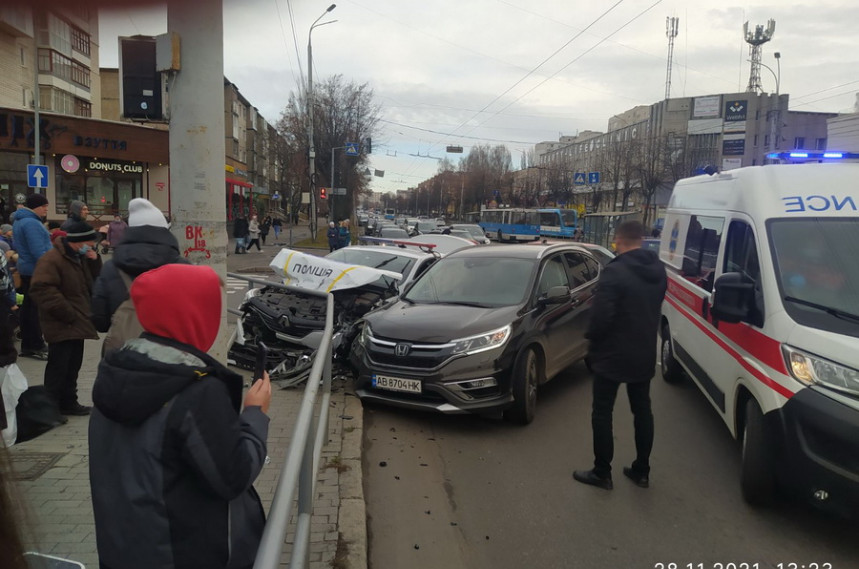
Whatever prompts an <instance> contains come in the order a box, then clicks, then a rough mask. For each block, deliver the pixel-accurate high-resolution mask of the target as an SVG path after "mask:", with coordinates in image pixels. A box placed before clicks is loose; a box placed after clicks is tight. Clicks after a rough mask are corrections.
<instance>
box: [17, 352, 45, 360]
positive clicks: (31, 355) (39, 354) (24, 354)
mask: <svg viewBox="0 0 859 569" xmlns="http://www.w3.org/2000/svg"><path fill="white" fill-rule="evenodd" d="M20 355H21V356H22V357H25V358H33V359H35V360H43V361H44V360H47V359H48V350H45V349H42V350H31V351H27V352H21V354H20Z"/></svg>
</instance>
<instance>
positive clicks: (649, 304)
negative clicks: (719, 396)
mask: <svg viewBox="0 0 859 569" xmlns="http://www.w3.org/2000/svg"><path fill="white" fill-rule="evenodd" d="M643 235H644V226H643V225H642V224H641V223H639V222H637V221H625V222H623V223H621V224H620V226H618V228H617V231H616V232H615V242H616V244H617V253H618V256H617V257H615V258H614V259H613V260H612V261H611V262H610V263H609V264H608V265H607V266H606V268H605V269H604V270H603V272H602V274H601V275H600V280H599V285H598V288H597V292H596V295H595V301H594V306H593V310H592V311H591V323H590V327H589V328H588V332H587V334H586V337H587V338H588V339H589V340H590V341H591V344H590V350H589V352H588V363H589V365H590V369H591V371H592V372H593V374H594V387H593V390H594V399H593V406H592V410H591V425H592V427H593V444H594V467H593V469H592V470H576V471H575V472H573V478H575V479H576V480H577V481H579V482H581V483H583V484H590V485H592V486H598V487H600V488H604V489H606V490H611V489H612V480H611V461H612V458H613V456H614V440H613V433H612V412H613V409H614V402H615V399H616V397H617V390H618V388H619V387H620V384H621V383H626V393H627V395H628V396H629V405H630V408H631V409H632V414H633V417H634V426H635V450H636V455H637V456H636V459H635V461H634V462H633V463H632V466H631V467H624V469H623V473H624V475H625V476H626V477H627V478H629V479H631V480H632V481H633V482H635V483H636V484H637V485H638V486H640V487H642V488H647V487H648V486H649V484H650V450H651V448H652V447H653V412H652V411H651V408H650V380H651V379H652V378H653V375H654V373H655V371H656V333H657V328H658V326H659V315H660V313H661V308H662V299H663V297H664V296H665V289H666V286H667V280H666V276H665V267H663V266H662V262H661V261H660V260H659V257H658V256H657V255H656V253H654V252H653V251H648V250H645V249H642V248H641V239H642V236H643Z"/></svg>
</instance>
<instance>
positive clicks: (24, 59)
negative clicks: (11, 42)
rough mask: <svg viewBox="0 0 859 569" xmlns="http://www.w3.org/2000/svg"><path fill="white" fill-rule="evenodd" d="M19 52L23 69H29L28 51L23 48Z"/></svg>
mask: <svg viewBox="0 0 859 569" xmlns="http://www.w3.org/2000/svg"><path fill="white" fill-rule="evenodd" d="M19 51H20V52H21V67H27V50H25V49H24V48H23V47H22V48H20V50H19Z"/></svg>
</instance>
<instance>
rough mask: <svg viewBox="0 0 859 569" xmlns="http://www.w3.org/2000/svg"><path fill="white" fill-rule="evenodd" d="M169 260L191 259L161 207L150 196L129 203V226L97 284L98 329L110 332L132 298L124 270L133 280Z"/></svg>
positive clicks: (95, 316)
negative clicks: (182, 250) (118, 312)
mask: <svg viewBox="0 0 859 569" xmlns="http://www.w3.org/2000/svg"><path fill="white" fill-rule="evenodd" d="M168 263H184V264H187V263H188V261H187V260H186V259H185V258H184V257H182V256H181V255H180V254H179V242H178V241H177V240H176V237H174V236H173V234H172V233H170V229H168V223H167V219H166V218H165V217H164V214H163V213H161V210H159V209H158V208H157V207H155V205H154V204H153V203H152V202H150V201H149V200H147V199H144V198H134V199H133V200H131V201H130V202H128V229H127V230H126V231H125V234H124V235H123V238H122V242H121V243H120V244H118V246H117V247H116V249H115V250H114V253H113V258H112V259H110V260H109V261H107V262H106V263H105V265H104V267H103V268H102V270H101V274H100V275H99V277H98V280H96V281H95V286H94V287H93V293H92V316H91V317H92V321H93V324H95V328H96V330H98V331H99V332H107V331H108V330H109V329H110V324H111V319H112V317H113V313H114V312H116V309H117V308H119V305H120V304H122V303H123V302H124V301H125V300H126V299H127V298H128V287H127V286H126V284H125V281H124V279H123V278H122V275H121V274H120V271H122V272H124V273H125V274H126V275H128V277H129V279H131V280H133V279H135V278H137V277H138V276H139V275H141V274H143V273H145V272H146V271H149V270H152V269H154V268H156V267H160V266H161V265H166V264H168Z"/></svg>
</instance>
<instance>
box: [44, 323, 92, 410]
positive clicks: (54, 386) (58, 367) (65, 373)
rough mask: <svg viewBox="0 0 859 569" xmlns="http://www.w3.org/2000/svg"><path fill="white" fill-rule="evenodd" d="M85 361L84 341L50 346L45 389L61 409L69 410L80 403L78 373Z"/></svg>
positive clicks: (56, 343)
mask: <svg viewBox="0 0 859 569" xmlns="http://www.w3.org/2000/svg"><path fill="white" fill-rule="evenodd" d="M83 360H84V341H83V340H66V341H65V342H53V343H51V344H48V363H47V364H45V389H46V390H47V392H48V394H49V395H50V396H51V397H53V398H54V400H55V401H56V402H57V403H58V404H59V406H60V409H68V408H69V407H73V406H74V404H75V403H77V402H78V372H79V371H80V370H81V364H82V363H83Z"/></svg>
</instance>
